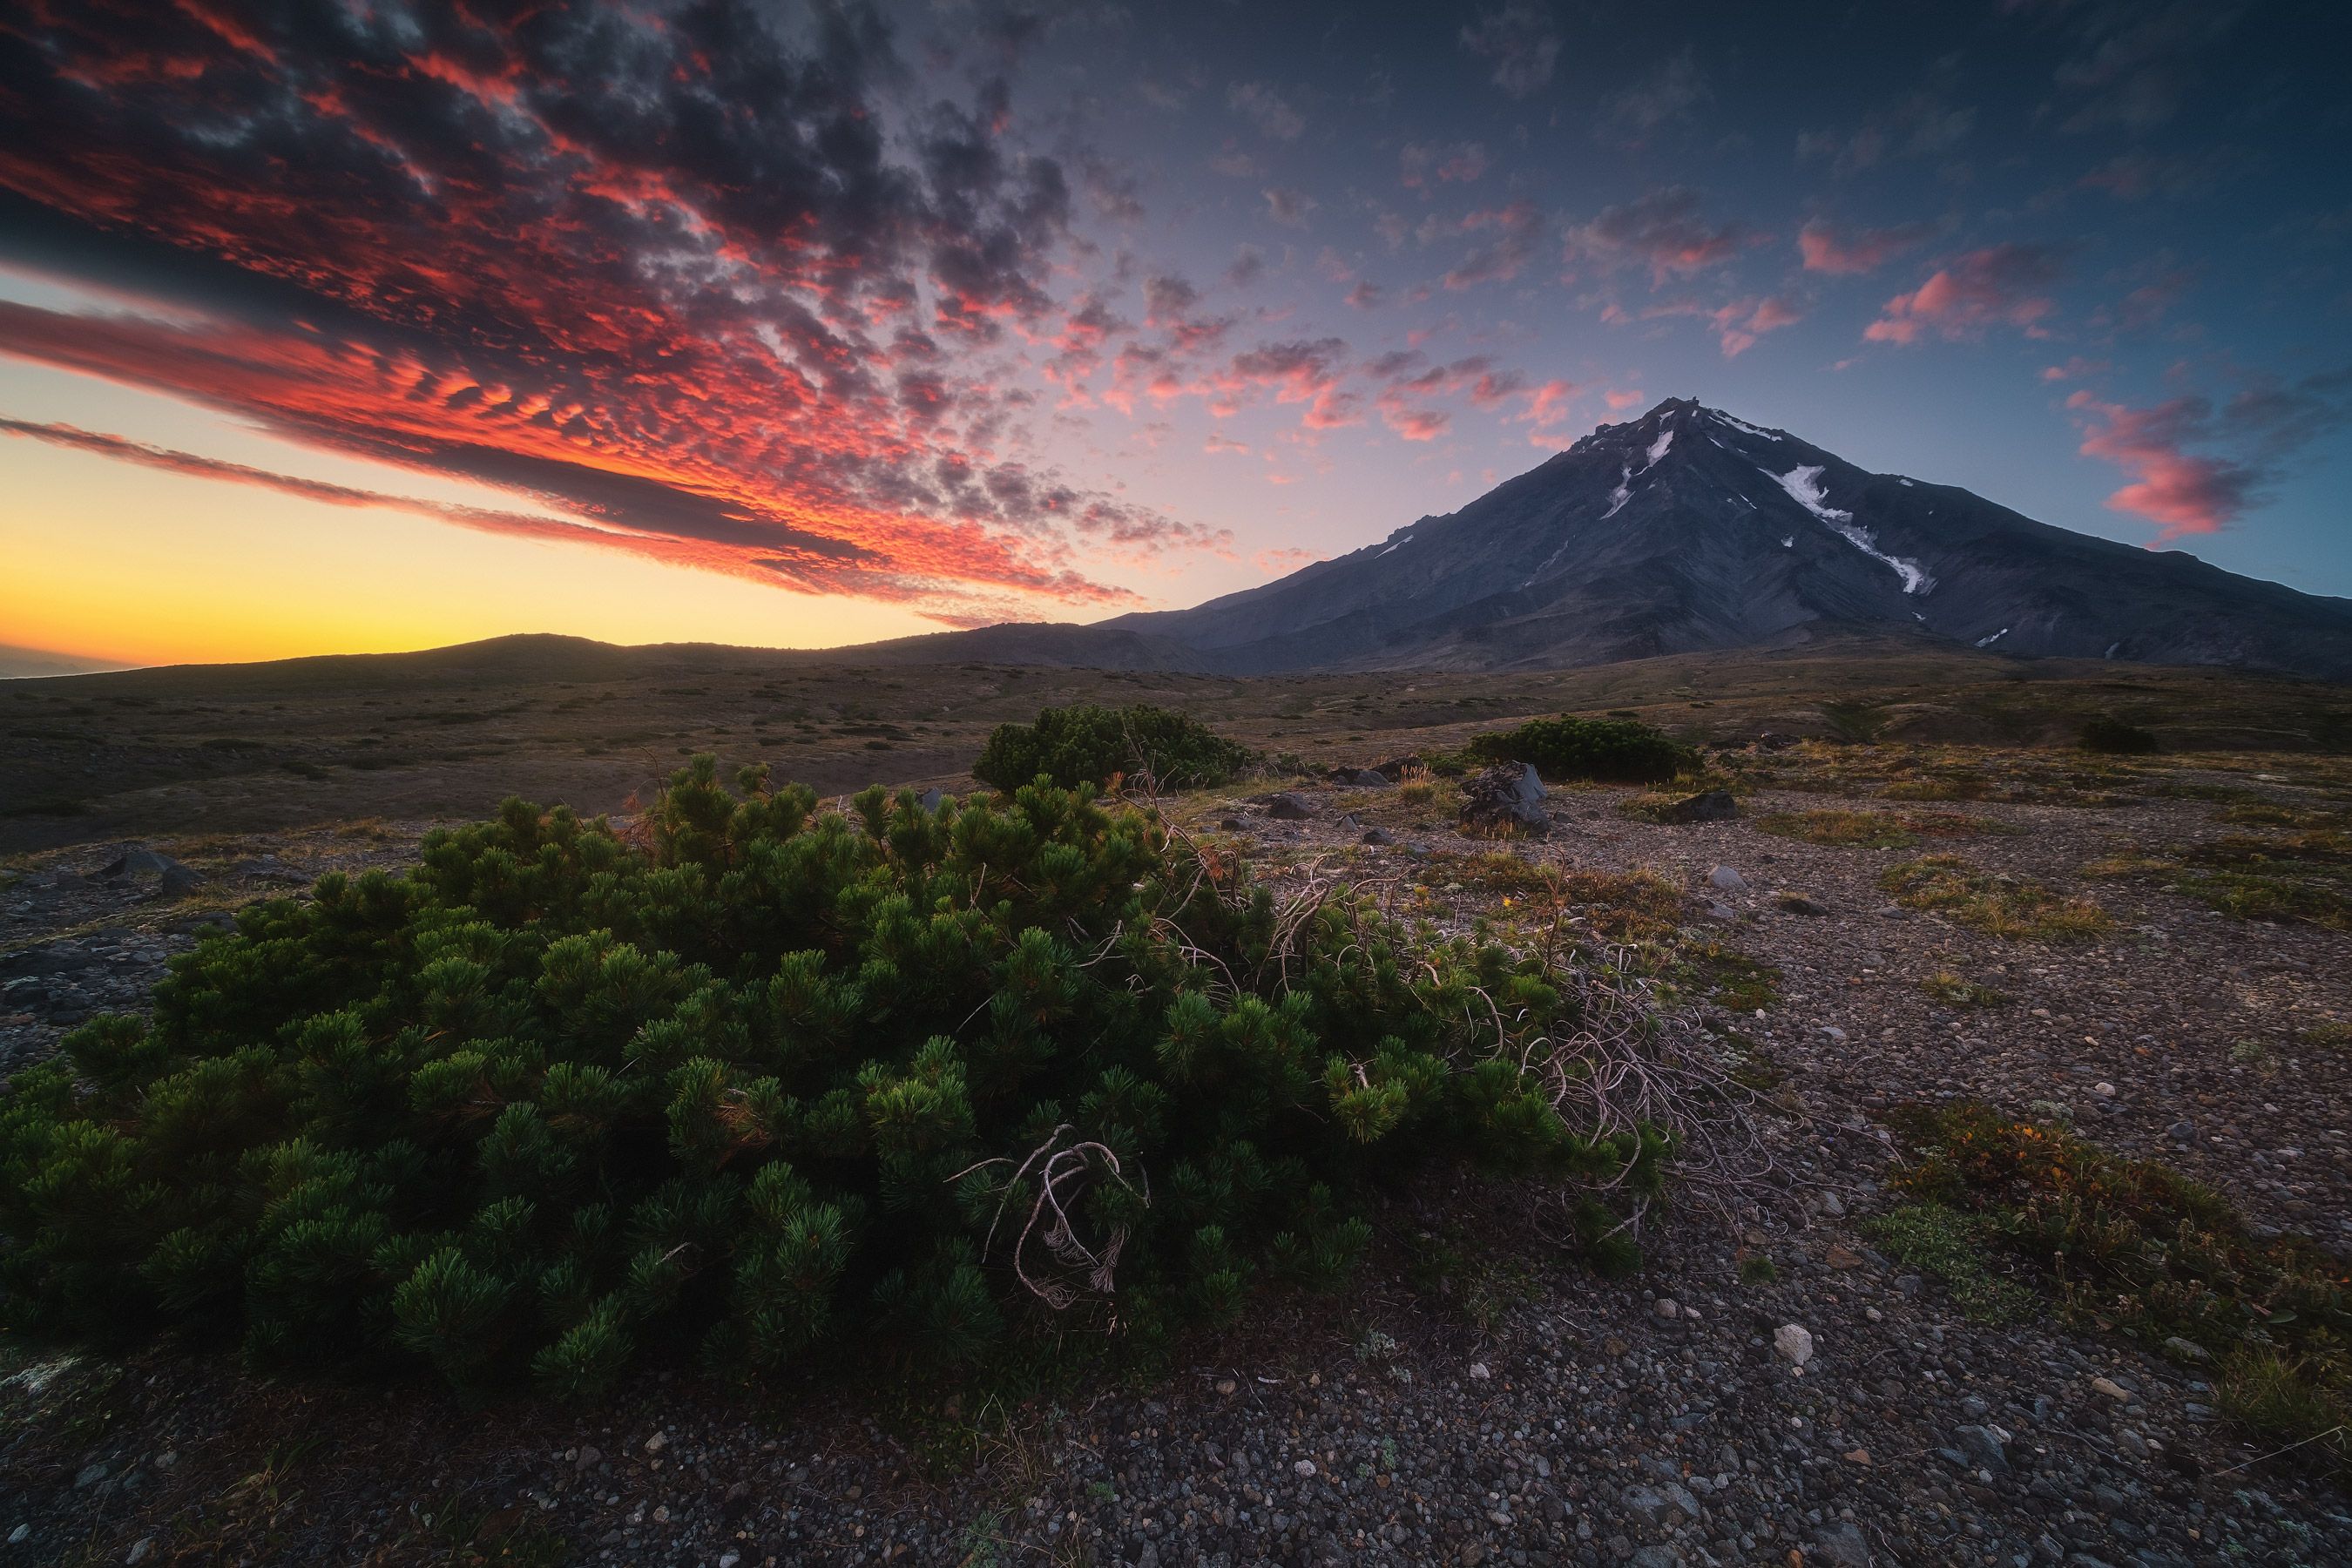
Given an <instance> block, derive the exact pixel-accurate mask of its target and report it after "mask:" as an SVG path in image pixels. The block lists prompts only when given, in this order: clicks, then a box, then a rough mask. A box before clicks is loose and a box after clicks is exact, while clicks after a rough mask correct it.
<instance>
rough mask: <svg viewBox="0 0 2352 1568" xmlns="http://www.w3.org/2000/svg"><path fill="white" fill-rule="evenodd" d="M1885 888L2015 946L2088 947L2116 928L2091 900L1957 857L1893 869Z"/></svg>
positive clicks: (1899, 899) (1912, 905) (1909, 904)
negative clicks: (1987, 869) (2026, 943)
mask: <svg viewBox="0 0 2352 1568" xmlns="http://www.w3.org/2000/svg"><path fill="white" fill-rule="evenodd" d="M1879 886H1880V887H1882V888H1885V889H1886V890H1887V891H1888V892H1890V893H1892V894H1894V895H1895V902H1896V903H1899V904H1901V905H1903V906H1904V907H1905V908H1906V909H1914V910H1935V911H1937V912H1938V913H1941V914H1946V915H1949V916H1950V917H1951V918H1952V919H1954V920H1956V921H1959V922H1960V923H1961V924H1962V925H1967V926H1973V927H1974V928H1975V929H1977V930H1978V931H1983V932H1985V933H1986V934H1987V935H1989V936H1997V937H2001V938H2003V939H2006V940H2011V941H2029V942H2084V941H2088V940H2089V939H2091V938H2093V937H2096V936H2098V935H2101V934H2102V933H2104V932H2105V931H2106V930H2107V929H2108V928H2109V926H2110V925H2111V924H2112V923H2113V922H2112V921H2109V920H2108V919H2107V914H2106V911H2105V910H2102V909H2101V908H2099V906H2098V905H2097V904H2095V903H2094V902H2092V901H2091V900H2088V899H2084V898H2068V897H2067V896H2065V895H2064V894H2063V893H2058V892H2054V891H2053V890H2052V889H2048V888H2045V887H2042V885H2041V884H2040V883H2038V882H2027V881H2021V880H2019V879H2016V878H2013V877H2006V876H2001V875H1998V874H1995V873H1990V872H1985V871H1980V870H1979V869H1977V868H1975V867H1973V866H1971V865H1969V862H1967V861H1966V860H1963V859H1961V858H1959V857H1958V856H1957V855H1924V856H1922V857H1920V858H1918V859H1916V860H1906V861H1904V862H1903V863H1902V864H1901V865H1899V866H1890V867H1889V868H1887V869H1886V872H1885V875H1884V876H1882V877H1881V878H1880V879H1879Z"/></svg>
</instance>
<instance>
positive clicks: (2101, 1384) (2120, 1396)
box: [2091, 1377, 2131, 1402]
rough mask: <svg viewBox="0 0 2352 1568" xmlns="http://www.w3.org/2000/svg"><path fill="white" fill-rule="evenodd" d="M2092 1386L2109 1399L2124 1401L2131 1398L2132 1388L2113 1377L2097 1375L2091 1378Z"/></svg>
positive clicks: (2095, 1390)
mask: <svg viewBox="0 0 2352 1568" xmlns="http://www.w3.org/2000/svg"><path fill="white" fill-rule="evenodd" d="M2091 1387H2092V1389H2093V1391H2094V1392H2095V1393H2099V1394H2105V1395H2106V1396H2107V1397H2108V1398H2109V1399H2113V1400H2116V1401H2119V1402H2123V1401H2128V1400H2129V1399H2130V1398H2131V1390H2129V1389H2127V1388H2126V1387H2124V1386H2123V1384H2119V1383H2117V1382H2116V1381H2115V1380H2114V1379H2113V1378H2106V1377H2095V1378H2093V1379H2091Z"/></svg>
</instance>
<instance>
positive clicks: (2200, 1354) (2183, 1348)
mask: <svg viewBox="0 0 2352 1568" xmlns="http://www.w3.org/2000/svg"><path fill="white" fill-rule="evenodd" d="M2164 1348H2165V1350H2166V1351H2167V1352H2169V1353H2171V1354H2172V1355H2175V1356H2178V1357H2179V1359H2180V1360H2182V1361H2210V1360H2212V1359H2213V1352H2210V1351H2209V1350H2207V1349H2206V1348H2205V1347H2204V1346H2203V1345H2200V1344H2199V1343H2198V1342H2196V1341H2195V1340H2184V1339H2182V1338H2181V1337H2180V1336H2179V1334H2175V1335H2173V1336H2172V1337H2171V1338H2170V1339H2168V1340H2167V1341H2165V1342H2164Z"/></svg>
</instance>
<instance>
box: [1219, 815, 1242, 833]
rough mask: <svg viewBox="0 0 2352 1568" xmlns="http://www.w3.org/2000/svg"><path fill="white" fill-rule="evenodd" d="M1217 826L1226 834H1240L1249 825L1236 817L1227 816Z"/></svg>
mask: <svg viewBox="0 0 2352 1568" xmlns="http://www.w3.org/2000/svg"><path fill="white" fill-rule="evenodd" d="M1217 826H1218V827H1220V828H1221V829H1223V831H1225V832H1227V833H1240V832H1242V831H1244V829H1246V828H1247V827H1248V826H1249V824H1248V823H1246V822H1244V821H1243V820H1242V819H1241V818H1240V817H1238V816H1228V817H1226V818H1224V819H1223V820H1222V821H1220V822H1219V823H1218V824H1217Z"/></svg>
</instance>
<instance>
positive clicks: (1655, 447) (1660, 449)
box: [1642, 430, 1675, 474]
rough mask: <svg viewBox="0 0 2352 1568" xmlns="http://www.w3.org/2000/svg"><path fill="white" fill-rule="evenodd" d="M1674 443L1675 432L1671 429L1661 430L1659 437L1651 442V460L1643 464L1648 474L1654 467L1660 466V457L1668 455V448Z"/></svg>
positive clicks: (1644, 471) (1644, 470)
mask: <svg viewBox="0 0 2352 1568" xmlns="http://www.w3.org/2000/svg"><path fill="white" fill-rule="evenodd" d="M1674 444H1675V433H1674V432H1673V431H1671V430H1665V431H1661V432H1660V433H1659V435H1658V438H1657V439H1656V440H1654V441H1653V442H1651V443H1650V460H1649V461H1648V462H1646V463H1644V464H1643V465H1642V471H1643V473H1645V474H1646V473H1648V472H1649V471H1650V470H1651V469H1652V468H1656V467H1657V466H1658V459H1659V458H1663V457H1664V456H1665V455H1666V448H1667V447H1671V446H1673V445H1674Z"/></svg>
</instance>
